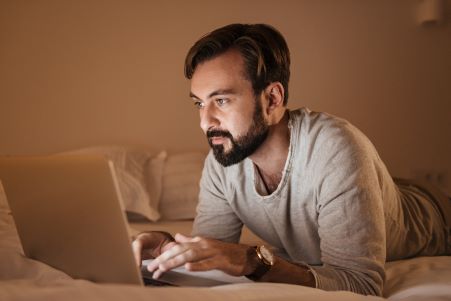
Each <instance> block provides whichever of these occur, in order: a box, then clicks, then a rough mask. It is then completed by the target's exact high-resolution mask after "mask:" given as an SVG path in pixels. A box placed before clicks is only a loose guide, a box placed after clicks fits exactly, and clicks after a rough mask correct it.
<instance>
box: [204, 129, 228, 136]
mask: <svg viewBox="0 0 451 301" xmlns="http://www.w3.org/2000/svg"><path fill="white" fill-rule="evenodd" d="M213 137H226V138H233V137H232V134H230V132H229V131H223V130H208V131H207V138H213Z"/></svg>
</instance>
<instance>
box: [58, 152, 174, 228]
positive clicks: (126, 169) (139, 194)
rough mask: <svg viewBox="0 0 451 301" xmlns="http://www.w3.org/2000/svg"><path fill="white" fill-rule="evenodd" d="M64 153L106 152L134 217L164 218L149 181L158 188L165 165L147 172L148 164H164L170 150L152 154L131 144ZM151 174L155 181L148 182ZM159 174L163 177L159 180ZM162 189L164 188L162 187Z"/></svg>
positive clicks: (124, 198) (106, 156) (153, 219)
mask: <svg viewBox="0 0 451 301" xmlns="http://www.w3.org/2000/svg"><path fill="white" fill-rule="evenodd" d="M60 154H62V155H83V154H93V155H102V156H104V157H105V158H106V159H108V160H110V161H112V162H113V164H114V170H115V173H116V176H117V180H118V184H119V190H120V193H121V198H122V201H123V206H124V208H125V210H126V211H127V212H130V213H132V215H133V216H142V217H145V218H146V219H148V220H151V221H157V220H158V219H159V218H160V214H159V213H158V200H159V198H155V195H154V194H153V193H152V194H151V195H149V191H148V186H147V185H146V183H148V182H151V183H152V188H153V189H157V190H158V187H156V186H157V185H158V181H161V170H162V167H160V168H159V169H158V168H156V167H155V168H153V169H152V170H151V172H152V173H151V175H148V174H146V170H147V169H148V168H147V167H148V166H163V164H164V159H165V157H166V153H165V152H162V153H160V154H159V155H157V156H156V157H152V156H151V153H150V151H149V150H147V149H144V148H137V147H127V146H94V147H88V148H83V149H78V150H74V151H69V152H64V153H60ZM147 176H151V178H152V180H151V181H148V180H147V178H146V177H147ZM158 177H159V178H160V180H158ZM160 189H161V187H160Z"/></svg>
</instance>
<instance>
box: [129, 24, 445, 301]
mask: <svg viewBox="0 0 451 301" xmlns="http://www.w3.org/2000/svg"><path fill="white" fill-rule="evenodd" d="M185 76H186V77H187V78H188V79H190V80H191V92H190V96H191V98H192V99H193V100H194V104H195V106H196V107H197V108H198V109H199V115H200V126H201V128H202V130H203V131H204V133H205V134H206V136H207V138H208V143H209V144H210V146H211V149H212V150H211V152H210V153H209V155H208V157H207V158H206V161H205V166H204V171H203V174H202V179H201V183H200V195H199V205H198V208H197V216H196V219H195V221H194V227H193V233H192V235H193V236H192V237H186V236H183V235H180V234H177V235H175V237H172V236H171V235H170V234H168V233H163V232H147V233H141V234H140V235H138V237H137V238H136V240H135V241H134V242H133V249H134V252H135V257H136V259H137V262H138V264H139V263H140V262H141V259H146V258H155V260H154V261H153V262H152V263H151V264H150V265H149V266H148V269H149V271H151V272H153V275H154V277H155V278H158V277H159V276H160V275H161V274H162V273H164V272H165V271H168V270H170V269H173V268H175V267H178V266H182V265H184V266H185V268H187V269H188V270H192V271H205V270H211V269H219V270H222V271H224V272H225V273H228V274H230V275H235V276H243V275H244V276H247V277H248V278H250V279H252V280H255V281H269V282H282V283H292V284H299V285H305V286H310V287H317V288H320V289H325V290H349V291H353V292H357V293H361V294H372V295H381V294H382V287H383V282H384V278H385V272H384V264H385V262H386V261H387V260H396V259H402V258H410V257H413V256H429V255H443V254H450V253H451V252H450V249H451V248H450V245H451V244H450V225H451V222H450V220H451V209H450V208H451V206H450V199H449V198H448V197H447V196H445V195H444V194H442V193H441V192H440V191H438V190H437V189H436V188H434V187H431V186H429V185H426V184H425V185H423V184H419V183H414V182H411V181H403V180H394V179H392V177H391V176H390V174H389V172H388V171H387V168H386V167H385V165H384V163H383V162H382V160H381V159H380V157H379V156H378V154H377V152H376V150H375V148H374V146H373V145H372V144H371V142H370V141H369V140H368V138H367V137H366V136H365V135H364V134H363V133H361V132H360V131H359V130H358V129H357V128H355V127H354V126H353V125H351V124H350V123H349V122H347V121H346V120H343V119H340V118H338V117H335V116H332V115H329V114H326V113H318V112H312V111H310V110H308V109H306V108H302V109H298V110H292V111H290V110H289V109H288V108H287V101H288V82H289V77H290V55H289V50H288V46H287V44H286V42H285V40H284V38H283V36H282V35H281V34H280V33H279V32H278V31H277V30H276V29H274V28H273V27H271V26H269V25H265V24H255V25H247V24H232V25H228V26H225V27H222V28H219V29H217V30H215V31H213V32H211V33H209V34H208V35H206V36H204V37H202V38H201V39H200V40H199V41H197V42H196V43H195V44H194V45H193V46H192V48H191V49H190V50H189V52H188V55H187V57H186V61H185ZM243 225H246V226H247V227H248V228H249V229H250V230H252V231H253V232H254V233H255V234H257V235H258V236H259V237H261V238H262V239H263V240H264V241H266V242H268V243H269V244H270V245H260V246H248V245H244V244H239V243H238V242H239V239H240V234H241V229H242V227H243Z"/></svg>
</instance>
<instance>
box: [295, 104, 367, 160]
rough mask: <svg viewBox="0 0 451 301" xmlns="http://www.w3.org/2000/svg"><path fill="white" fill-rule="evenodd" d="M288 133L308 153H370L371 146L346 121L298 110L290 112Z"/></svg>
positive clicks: (330, 115) (307, 110) (361, 134)
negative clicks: (290, 129)
mask: <svg viewBox="0 0 451 301" xmlns="http://www.w3.org/2000/svg"><path fill="white" fill-rule="evenodd" d="M290 122H291V126H292V131H294V134H295V135H296V136H297V138H298V142H299V143H300V144H301V145H302V146H304V147H308V149H309V151H310V152H320V153H322V154H323V155H325V154H328V153H335V152H343V151H350V152H352V153H361V152H363V153H366V152H373V151H374V146H373V144H372V143H371V142H370V140H369V139H368V138H367V136H366V135H365V134H363V133H362V132H361V131H360V130H359V129H358V128H357V127H355V126H354V125H353V124H351V123H350V122H349V121H347V120H346V119H343V118H340V117H337V116H334V115H332V114H328V113H325V112H315V111H311V110H309V109H307V108H301V109H298V110H295V111H292V112H290Z"/></svg>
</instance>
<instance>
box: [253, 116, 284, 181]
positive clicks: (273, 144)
mask: <svg viewBox="0 0 451 301" xmlns="http://www.w3.org/2000/svg"><path fill="white" fill-rule="evenodd" d="M288 120H289V114H288V110H286V111H285V113H284V114H283V117H282V118H281V119H280V121H279V122H278V123H276V124H273V125H271V126H270V128H269V132H268V136H267V138H266V140H265V141H264V142H263V144H262V145H261V146H260V147H259V148H258V149H257V150H256V151H255V152H254V153H253V154H252V155H251V156H250V157H249V158H250V159H251V160H252V162H254V164H255V165H256V166H257V167H258V169H259V171H260V173H261V174H262V177H263V178H264V179H265V178H272V177H275V178H279V181H280V179H281V177H282V172H283V168H284V166H285V162H286V160H287V157H288V149H289V147H290V130H289V128H288Z"/></svg>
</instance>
